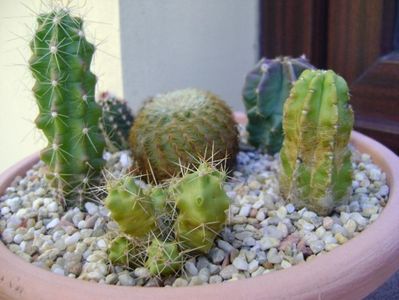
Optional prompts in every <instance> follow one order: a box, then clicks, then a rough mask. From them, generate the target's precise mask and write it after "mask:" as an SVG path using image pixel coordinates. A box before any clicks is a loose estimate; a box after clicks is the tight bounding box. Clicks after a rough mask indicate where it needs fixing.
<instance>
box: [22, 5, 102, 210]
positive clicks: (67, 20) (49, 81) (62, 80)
mask: <svg viewBox="0 0 399 300" xmlns="http://www.w3.org/2000/svg"><path fill="white" fill-rule="evenodd" d="M37 22H38V28H37V30H36V33H35V35H34V38H33V40H32V41H31V44H30V47H31V50H32V56H31V58H30V60H29V64H30V69H31V71H32V74H33V77H34V78H35V80H36V82H35V84H34V86H33V92H34V95H35V97H36V100H37V104H38V106H39V111H40V112H39V116H38V117H37V118H36V121H35V122H36V125H37V127H38V128H39V129H41V130H42V131H43V132H44V134H45V136H46V138H47V140H48V146H47V147H46V148H45V149H43V150H42V151H41V159H42V160H43V161H44V162H45V163H46V164H47V166H48V169H49V172H48V175H47V178H48V179H50V180H52V181H53V184H54V185H55V186H57V187H58V188H60V190H61V191H63V194H64V195H66V196H70V198H74V197H73V195H79V196H80V197H79V200H83V199H84V197H83V196H84V194H85V191H86V190H87V186H89V185H90V184H92V183H93V181H94V180H95V178H96V175H97V174H98V173H99V171H100V170H101V168H102V167H103V165H104V160H103V159H102V154H103V148H104V138H103V136H102V134H101V131H100V128H99V119H100V117H101V108H100V107H99V105H98V104H96V103H95V101H94V87H95V84H96V77H95V75H94V74H93V73H91V72H90V63H91V59H92V55H93V52H94V46H93V45H92V44H90V43H89V42H88V41H87V40H86V38H85V36H84V33H83V30H82V24H83V21H82V20H81V19H80V18H77V17H73V16H71V15H70V14H69V11H68V9H66V8H65V9H60V10H55V11H52V12H50V13H47V14H41V15H39V16H38V18H37ZM74 204H76V203H74Z"/></svg>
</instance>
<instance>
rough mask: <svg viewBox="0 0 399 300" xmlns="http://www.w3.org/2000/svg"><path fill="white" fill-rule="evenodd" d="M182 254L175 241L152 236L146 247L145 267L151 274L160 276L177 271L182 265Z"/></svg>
mask: <svg viewBox="0 0 399 300" xmlns="http://www.w3.org/2000/svg"><path fill="white" fill-rule="evenodd" d="M182 264H183V263H182V254H181V252H180V251H179V248H178V247H177V243H176V242H161V241H160V240H158V239H157V238H154V239H153V240H152V242H151V245H150V246H149V247H148V249H147V260H146V262H145V267H146V268H147V269H148V270H149V271H150V274H151V275H155V276H161V275H169V274H173V273H176V272H178V271H179V270H180V269H181V267H182Z"/></svg>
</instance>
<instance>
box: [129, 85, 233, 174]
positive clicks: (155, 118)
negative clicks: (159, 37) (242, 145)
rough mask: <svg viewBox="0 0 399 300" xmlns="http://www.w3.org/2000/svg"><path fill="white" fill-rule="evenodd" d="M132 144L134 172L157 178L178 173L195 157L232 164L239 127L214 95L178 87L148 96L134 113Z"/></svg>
mask: <svg viewBox="0 0 399 300" xmlns="http://www.w3.org/2000/svg"><path fill="white" fill-rule="evenodd" d="M130 148H131V150H132V153H133V157H134V161H135V163H136V168H137V171H138V173H140V174H147V175H148V177H149V179H152V177H155V179H156V180H157V181H160V180H163V179H167V178H170V177H173V176H176V175H178V174H179V173H180V172H181V169H182V168H181V165H183V166H189V165H198V161H199V158H203V159H210V158H211V157H213V160H214V161H217V160H222V159H224V158H226V157H227V161H226V165H227V167H232V166H233V164H234V163H235V159H236V154H237V151H238V132H237V128H236V123H235V121H234V119H233V115H232V112H231V110H230V109H229V108H228V107H227V105H226V104H225V103H224V102H223V101H222V100H220V99H219V98H218V97H217V96H215V95H213V94H211V93H210V92H205V91H201V90H197V89H185V90H177V91H174V92H171V93H167V94H163V95H159V96H156V97H154V98H152V99H150V100H149V101H147V102H146V103H145V105H144V107H143V108H142V109H141V110H140V111H139V113H138V114H137V116H136V119H135V122H134V125H133V127H132V129H131V133H130Z"/></svg>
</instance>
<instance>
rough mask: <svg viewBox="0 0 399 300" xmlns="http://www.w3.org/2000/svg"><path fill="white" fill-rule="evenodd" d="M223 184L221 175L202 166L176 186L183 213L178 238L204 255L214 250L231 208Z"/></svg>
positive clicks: (179, 209) (176, 196) (178, 227)
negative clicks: (211, 249) (215, 242)
mask: <svg viewBox="0 0 399 300" xmlns="http://www.w3.org/2000/svg"><path fill="white" fill-rule="evenodd" d="M222 184H223V176H222V175H221V173H220V172H218V171H215V170H211V169H209V166H207V165H206V164H202V165H200V166H199V168H198V170H197V171H196V172H193V173H191V174H187V175H185V176H184V177H183V178H182V179H181V180H180V181H179V182H178V183H177V184H176V185H175V186H173V187H172V194H173V195H174V198H175V201H176V207H177V209H178V212H179V213H178V216H177V220H176V236H177V238H178V240H179V241H182V242H183V244H185V246H186V247H188V248H190V249H193V250H198V251H201V252H204V253H206V252H208V251H209V249H210V248H211V247H212V245H213V241H214V239H215V237H216V235H217V234H218V232H219V231H220V230H221V229H222V227H223V225H224V222H225V220H226V213H225V211H226V210H227V209H228V207H229V198H228V197H227V195H226V193H225V191H224V190H223V186H222Z"/></svg>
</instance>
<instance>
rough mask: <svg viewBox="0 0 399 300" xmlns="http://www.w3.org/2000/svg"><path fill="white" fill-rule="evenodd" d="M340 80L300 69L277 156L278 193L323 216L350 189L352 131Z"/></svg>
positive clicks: (346, 95) (345, 88) (345, 90)
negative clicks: (279, 191)
mask: <svg viewBox="0 0 399 300" xmlns="http://www.w3.org/2000/svg"><path fill="white" fill-rule="evenodd" d="M348 101H349V92H348V86H347V84H346V82H345V80H344V79H343V78H342V77H340V76H338V75H336V74H335V73H334V72H333V71H331V70H329V71H320V70H318V71H315V70H307V71H304V72H303V73H302V75H301V77H300V78H299V80H298V81H297V82H296V84H295V85H294V87H293V88H292V90H291V94H290V96H289V98H288V100H287V102H286V103H285V106H284V121H283V129H284V134H285V139H284V143H283V147H282V149H281V152H280V157H281V174H280V189H281V192H282V194H283V195H284V196H285V197H286V198H287V199H288V200H289V201H291V202H293V203H294V204H296V205H297V206H298V207H303V206H306V207H307V208H308V209H310V210H313V211H316V212H317V213H319V214H322V215H327V214H329V213H330V212H331V211H332V210H333V208H334V207H335V206H336V205H338V204H340V203H342V202H345V200H346V199H347V198H348V194H349V192H350V189H351V177H352V168H351V152H350V150H349V149H348V147H347V144H348V141H349V137H350V133H351V130H352V127H353V112H352V109H351V106H350V105H349V103H348Z"/></svg>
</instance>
